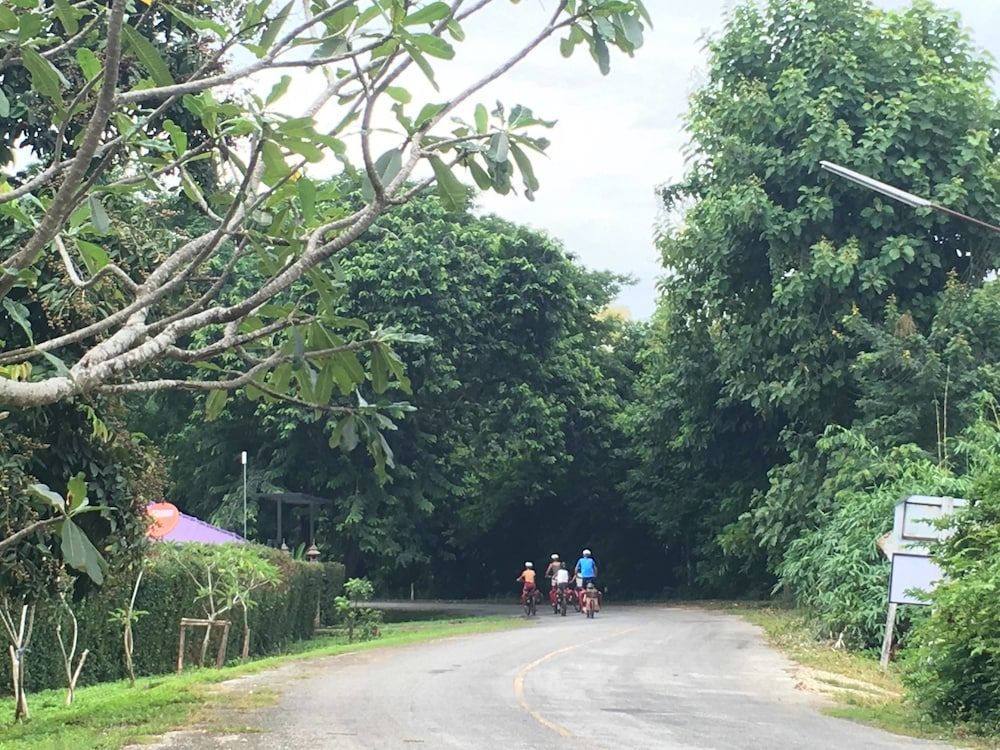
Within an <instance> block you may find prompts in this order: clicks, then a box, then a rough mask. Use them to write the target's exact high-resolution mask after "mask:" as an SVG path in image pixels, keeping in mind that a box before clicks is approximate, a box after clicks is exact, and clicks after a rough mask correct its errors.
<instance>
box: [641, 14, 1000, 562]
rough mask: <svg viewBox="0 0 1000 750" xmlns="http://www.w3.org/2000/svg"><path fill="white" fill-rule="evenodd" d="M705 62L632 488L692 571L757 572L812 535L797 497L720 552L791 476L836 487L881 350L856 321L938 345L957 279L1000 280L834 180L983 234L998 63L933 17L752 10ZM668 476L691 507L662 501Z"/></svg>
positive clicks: (962, 244)
mask: <svg viewBox="0 0 1000 750" xmlns="http://www.w3.org/2000/svg"><path fill="white" fill-rule="evenodd" d="M708 49H709V66H708V73H707V80H706V82H705V84H704V85H702V86H701V87H700V88H699V89H698V90H697V91H696V93H695V94H694V95H693V97H692V99H691V105H690V111H689V114H688V118H687V127H688V132H689V134H690V136H691V146H690V153H691V159H690V167H689V170H688V172H687V174H686V175H685V177H684V179H683V180H682V181H680V182H679V183H677V184H675V185H671V186H669V187H667V188H666V189H665V190H664V198H665V204H666V208H667V210H668V211H670V212H672V221H671V225H670V228H669V229H668V231H666V232H665V233H664V235H663V238H662V242H661V246H662V250H663V258H664V265H665V266H666V267H667V268H668V269H669V270H670V272H671V273H670V274H669V275H668V277H667V279H666V280H665V281H664V284H663V299H662V302H661V312H660V316H661V317H662V319H663V321H664V323H663V332H662V335H660V336H659V337H658V338H654V339H653V340H652V344H651V345H652V347H653V348H654V349H656V350H659V351H657V352H654V353H653V354H652V355H651V356H650V358H649V368H648V369H647V372H646V374H645V375H644V383H645V393H646V397H645V401H644V404H642V405H641V406H639V407H637V408H638V410H639V411H638V414H637V416H636V420H635V421H636V422H637V423H638V424H639V425H640V428H639V429H640V434H641V439H640V441H639V443H640V446H639V455H640V462H639V465H638V467H637V468H636V469H635V471H634V472H633V474H632V480H631V482H632V491H633V493H634V494H635V496H636V498H637V502H638V503H639V507H640V508H642V509H643V510H644V512H646V513H647V514H649V515H651V516H652V517H653V518H654V519H655V520H656V521H657V522H658V523H659V524H660V525H661V526H662V527H664V529H665V530H666V533H667V534H668V535H670V534H672V535H674V537H675V538H678V539H692V538H693V539H703V540H705V541H706V546H705V548H704V552H703V554H702V555H700V559H699V560H698V561H697V563H698V564H700V565H704V566H715V565H716V563H717V561H718V559H720V558H721V557H722V556H723V555H724V554H725V553H726V552H728V553H730V554H735V555H738V556H739V557H740V558H741V559H742V560H744V562H751V563H753V562H754V561H760V560H762V558H761V557H760V555H759V554H758V552H757V551H756V550H757V548H758V547H759V546H760V545H761V544H763V545H764V546H765V548H767V549H768V551H769V552H770V553H771V554H772V555H778V556H780V554H781V550H782V549H783V545H784V544H785V543H786V542H787V540H788V539H789V538H792V537H794V536H795V535H796V534H797V533H798V530H800V529H801V528H802V525H803V524H808V518H809V517H810V514H811V510H812V508H811V500H810V499H809V493H810V491H809V489H803V490H802V491H792V492H789V493H787V494H786V495H784V496H783V497H782V498H780V500H779V502H778V503H777V505H774V504H773V503H771V504H769V506H768V512H767V513H766V514H765V515H759V514H758V515H757V516H748V517H746V518H745V519H744V522H743V523H742V524H741V525H739V526H729V527H728V529H727V530H726V531H725V532H724V533H721V534H720V533H719V532H720V530H722V529H724V528H726V527H727V524H730V523H733V522H735V521H737V519H738V518H739V517H740V516H741V514H742V513H743V512H744V511H746V510H748V509H749V508H750V500H751V497H752V495H753V490H754V488H758V489H760V488H763V487H766V486H767V484H768V480H767V474H768V472H769V471H771V470H772V469H774V468H775V467H780V466H781V465H783V464H784V463H785V462H790V465H794V466H795V467H796V468H793V469H790V474H792V475H795V477H797V479H794V478H793V477H789V479H790V480H793V481H797V482H798V483H799V485H800V486H801V485H805V486H806V487H808V486H809V483H810V481H812V480H811V479H810V477H814V478H816V477H821V475H822V469H821V468H817V464H816V451H815V441H816V439H817V437H818V436H819V435H821V434H822V433H823V431H824V430H825V429H826V428H827V426H828V425H845V426H846V425H851V424H852V423H854V421H855V420H856V419H858V418H859V416H860V415H861V413H862V409H863V405H859V403H858V400H857V390H858V378H859V377H860V373H859V371H858V369H857V364H856V362H857V357H858V355H859V353H860V352H862V351H863V350H864V349H865V348H866V345H867V343H868V339H867V338H866V336H865V335H864V333H863V332H862V330H861V327H860V326H857V325H851V324H850V323H849V321H850V320H851V319H852V317H853V316H860V318H861V319H864V320H869V321H874V322H876V323H877V322H881V320H882V318H883V315H884V311H885V310H886V306H887V305H888V304H890V301H891V303H892V304H893V305H895V306H896V308H898V310H899V311H900V312H901V313H905V314H907V315H908V316H909V318H910V319H911V320H912V321H913V323H914V325H916V326H918V327H921V328H922V329H924V330H926V329H927V327H928V326H929V325H930V323H931V320H932V318H933V316H934V314H935V311H936V309H937V306H938V300H939V299H940V294H941V292H942V290H943V289H944V288H945V287H946V286H947V284H948V279H949V276H950V275H952V274H953V275H955V276H956V277H957V278H958V279H960V280H962V281H964V282H967V283H970V284H976V283H978V282H980V281H981V280H982V279H983V278H984V277H985V276H986V274H987V273H988V272H989V271H990V270H991V269H992V268H994V267H996V263H997V252H998V244H997V242H996V240H994V239H991V238H989V237H988V236H987V235H985V234H984V233H982V232H980V231H979V230H978V229H976V228H975V227H973V226H971V225H968V224H962V223H959V222H957V221H955V220H954V219H951V218H949V217H947V216H943V215H941V214H938V213H935V212H933V211H930V210H917V211H914V210H912V209H910V208H908V207H904V206H899V205H898V204H892V203H889V202H886V201H885V200H883V199H881V198H880V197H879V196H878V195H876V194H874V193H870V192H866V191H864V190H862V189H860V188H858V187H857V186H856V185H854V184H852V183H849V182H846V181H843V180H839V179H837V178H835V177H833V176H831V175H829V174H827V173H825V172H823V171H821V169H820V166H819V162H820V160H823V159H828V160H831V161H834V162H838V163H841V164H844V165H846V166H849V167H851V168H853V169H856V170H858V171H861V172H863V173H866V174H870V175H872V176H875V177H877V178H879V179H882V180H884V181H886V182H889V183H892V184H896V185H899V186H901V187H904V188H907V189H910V190H913V191H915V192H917V193H920V194H923V195H927V196H930V197H932V198H934V199H936V200H938V201H940V202H942V203H944V204H947V205H951V206H953V207H955V208H957V209H960V210H963V211H966V212H968V213H971V214H973V215H980V216H984V217H990V216H995V215H996V214H997V213H998V211H997V209H998V199H1000V193H998V189H1000V178H998V175H1000V171H998V170H997V168H996V167H997V156H996V154H997V146H998V141H997V132H998V130H997V123H998V118H997V114H998V110H997V102H996V99H995V97H994V95H993V93H992V90H991V87H990V75H991V72H992V66H991V63H990V61H989V58H988V57H987V56H986V55H985V54H984V53H983V52H981V51H980V50H978V49H977V48H976V47H975V46H974V45H973V44H972V43H971V41H970V40H969V37H968V35H967V33H966V32H965V31H964V30H963V28H962V26H961V24H960V22H959V21H958V19H957V18H956V17H955V16H954V15H952V14H950V13H945V12H942V11H939V10H937V9H935V8H934V7H933V6H931V5H930V4H929V3H926V2H918V3H915V4H914V5H913V6H912V7H911V8H909V9H906V10H903V11H893V12H886V11H881V10H877V9H875V8H873V7H872V6H871V5H870V4H869V3H867V2H863V1H862V0H829V2H822V3H817V2H808V1H806V0H769V2H766V3H745V4H742V5H740V6H738V7H737V8H735V9H734V10H733V11H732V13H731V15H730V17H729V18H728V20H727V23H726V26H725V28H724V30H723V32H722V33H721V34H720V35H719V36H718V37H716V38H714V39H712V40H711V41H710V42H709V45H708ZM647 414H648V415H650V419H659V420H660V424H659V427H655V426H652V427H651V426H650V425H651V424H654V423H652V422H650V421H644V420H643V415H647ZM661 446H669V450H665V449H664V448H663V447H661ZM671 472H674V473H676V474H677V475H678V477H677V480H674V479H670V480H669V481H668V482H667V484H668V485H671V486H676V485H677V484H678V483H681V486H682V487H683V488H689V487H690V488H692V491H691V492H683V493H682V492H680V489H681V487H678V488H677V490H678V491H677V492H675V494H673V495H670V494H668V492H665V491H664V489H663V488H662V486H661V485H662V484H663V483H664V477H669V476H671ZM771 499H772V500H774V499H775V496H774V495H772V496H771ZM684 517H691V518H693V519H694V521H693V522H692V523H693V526H694V529H695V531H692V529H691V528H690V527H689V526H688V525H687V524H678V523H676V522H675V519H677V518H684Z"/></svg>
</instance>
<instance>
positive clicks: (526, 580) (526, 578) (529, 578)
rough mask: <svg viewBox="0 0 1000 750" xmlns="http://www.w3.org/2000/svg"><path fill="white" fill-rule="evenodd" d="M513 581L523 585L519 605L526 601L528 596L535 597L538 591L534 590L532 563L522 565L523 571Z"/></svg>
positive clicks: (533, 566) (533, 567) (533, 565)
mask: <svg viewBox="0 0 1000 750" xmlns="http://www.w3.org/2000/svg"><path fill="white" fill-rule="evenodd" d="M514 580H516V581H518V582H520V583H523V584H524V586H523V588H522V589H521V604H524V603H526V602H527V601H528V595H529V594H530V595H531V596H535V595H536V594H537V593H538V589H536V588H535V564H534V563H533V562H530V561H529V562H526V563H524V570H523V571H521V575H519V576H518V577H517V578H515V579H514Z"/></svg>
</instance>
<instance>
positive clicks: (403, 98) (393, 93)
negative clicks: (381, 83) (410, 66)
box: [385, 86, 413, 104]
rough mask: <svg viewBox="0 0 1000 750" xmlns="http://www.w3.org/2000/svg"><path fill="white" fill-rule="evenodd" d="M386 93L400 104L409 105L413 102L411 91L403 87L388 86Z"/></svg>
mask: <svg viewBox="0 0 1000 750" xmlns="http://www.w3.org/2000/svg"><path fill="white" fill-rule="evenodd" d="M385 93H387V94H388V95H389V96H390V97H392V98H393V99H395V100H396V101H397V102H399V103H400V104H409V103H410V102H411V101H412V100H413V96H412V95H411V94H410V92H409V91H407V90H406V89H404V88H403V87H402V86H386V87H385Z"/></svg>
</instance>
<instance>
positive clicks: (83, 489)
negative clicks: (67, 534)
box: [66, 472, 87, 513]
mask: <svg viewBox="0 0 1000 750" xmlns="http://www.w3.org/2000/svg"><path fill="white" fill-rule="evenodd" d="M86 504H87V480H86V479H84V477H83V472H80V473H79V474H76V475H74V476H73V477H72V478H71V479H70V480H69V483H68V484H67V485H66V505H67V507H68V508H69V511H70V513H73V512H74V511H76V510H79V509H80V508H83V507H85V506H86Z"/></svg>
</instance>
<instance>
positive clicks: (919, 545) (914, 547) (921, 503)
mask: <svg viewBox="0 0 1000 750" xmlns="http://www.w3.org/2000/svg"><path fill="white" fill-rule="evenodd" d="M966 505H967V503H966V501H965V500H961V499H958V498H954V497H929V496H926V495H912V496H910V497H907V498H905V499H903V500H902V501H900V502H899V503H898V504H897V505H896V510H895V518H894V520H893V526H892V531H891V532H889V533H888V534H886V535H885V536H883V537H881V538H879V539H878V540H877V541H876V544H878V547H879V549H881V550H882V553H883V554H884V555H885V556H886V557H887V558H889V562H890V568H889V611H888V612H887V613H886V617H885V636H884V637H883V638H882V654H881V657H880V658H879V663H880V664H881V665H882V668H883V669H885V668H887V667H888V666H889V657H890V655H891V653H892V641H893V631H894V630H895V628H896V612H897V610H898V608H899V605H900V604H914V605H917V606H920V607H923V606H927V604H928V602H927V601H926V599H925V598H924V597H922V596H920V595H914V594H912V593H910V592H912V591H919V592H928V593H929V592H931V591H933V590H934V587H935V586H937V583H938V581H940V580H941V578H942V573H941V569H940V568H939V567H938V566H937V565H936V564H935V563H934V561H933V560H931V559H930V554H931V552H930V546H929V545H931V544H933V543H934V542H938V541H941V540H942V539H944V538H946V537H947V536H948V535H949V534H950V529H947V528H939V524H938V521H940V520H941V519H943V518H947V517H948V516H950V515H951V514H952V513H954V511H955V510H956V509H957V508H963V507H965V506H966Z"/></svg>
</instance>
